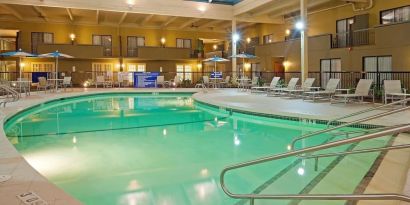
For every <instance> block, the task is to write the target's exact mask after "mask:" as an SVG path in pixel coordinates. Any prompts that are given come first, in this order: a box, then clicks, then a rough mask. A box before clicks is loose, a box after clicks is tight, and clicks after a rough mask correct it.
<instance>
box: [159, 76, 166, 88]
mask: <svg viewBox="0 0 410 205" xmlns="http://www.w3.org/2000/svg"><path fill="white" fill-rule="evenodd" d="M160 86H161V87H163V88H165V86H169V85H167V83H166V82H165V78H164V76H163V75H160V76H157V88H159V87H160Z"/></svg>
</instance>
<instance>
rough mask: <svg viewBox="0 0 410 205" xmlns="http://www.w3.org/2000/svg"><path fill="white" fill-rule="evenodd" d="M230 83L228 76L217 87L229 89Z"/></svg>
mask: <svg viewBox="0 0 410 205" xmlns="http://www.w3.org/2000/svg"><path fill="white" fill-rule="evenodd" d="M230 81H231V76H229V75H228V76H226V77H225V80H224V81H222V82H219V83H218V86H219V87H222V88H225V87H229V82H230Z"/></svg>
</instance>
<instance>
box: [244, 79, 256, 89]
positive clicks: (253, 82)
mask: <svg viewBox="0 0 410 205" xmlns="http://www.w3.org/2000/svg"><path fill="white" fill-rule="evenodd" d="M258 82H259V77H254V78H252V81H251V83H250V84H249V81H245V84H244V88H245V89H251V88H252V87H256V86H258Z"/></svg>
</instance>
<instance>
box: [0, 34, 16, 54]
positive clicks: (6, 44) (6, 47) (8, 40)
mask: <svg viewBox="0 0 410 205" xmlns="http://www.w3.org/2000/svg"><path fill="white" fill-rule="evenodd" d="M15 50H17V48H16V38H15V37H0V51H15Z"/></svg>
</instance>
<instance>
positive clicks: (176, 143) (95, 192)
mask: <svg viewBox="0 0 410 205" xmlns="http://www.w3.org/2000/svg"><path fill="white" fill-rule="evenodd" d="M323 128H324V126H323V125H317V124H314V123H310V122H303V121H302V122H298V121H287V120H280V119H273V118H265V117H257V116H252V115H246V114H239V113H232V114H231V113H229V112H227V111H226V110H222V109H216V108H213V107H209V106H206V105H203V104H199V103H196V102H194V101H193V100H192V98H191V95H190V94H177V95H176V94H160V95H154V94H104V95H95V96H83V97H76V98H69V99H62V100H58V101H52V102H49V103H46V104H42V105H39V106H36V107H34V108H32V109H29V110H27V111H24V112H22V113H20V114H18V115H16V116H14V117H13V118H11V119H10V120H9V121H8V122H7V123H6V124H5V131H6V134H7V136H8V138H9V140H10V141H11V142H12V143H13V144H14V145H15V147H16V148H17V149H18V150H19V152H20V153H21V154H22V155H23V156H24V157H25V159H26V160H27V161H28V162H29V163H30V164H31V165H32V166H33V167H34V168H35V169H36V170H38V171H39V172H40V173H41V174H43V175H44V176H46V177H47V178H48V179H49V180H50V181H51V182H53V183H55V184H56V185H57V186H59V187H61V188H62V189H64V190H65V191H66V192H67V193H69V194H71V195H72V196H73V197H75V198H77V199H78V200H79V201H81V202H83V203H84V204H90V205H105V204H107V205H116V204H118V205H137V204H138V205H140V204H150V205H157V204H158V205H174V204H175V205H185V204H198V205H199V204H201V205H202V204H207V205H219V204H220V205H228V204H241V203H243V202H244V201H240V200H236V199H231V198H229V197H227V196H226V195H225V194H224V193H223V192H222V190H221V189H220V185H219V173H220V171H221V169H222V168H223V167H224V166H226V165H229V164H233V163H237V162H242V161H246V160H251V159H255V158H258V157H263V156H267V155H272V154H275V153H281V152H286V151H287V146H288V144H289V142H290V141H291V140H292V139H293V138H294V137H296V136H299V135H301V134H303V133H307V132H310V131H315V130H318V129H323ZM338 138H339V137H338V136H336V137H335V136H330V135H323V136H319V137H315V138H314V139H311V140H306V141H304V142H303V143H302V145H300V146H311V145H315V144H320V143H323V142H325V141H329V140H335V139H338ZM362 147H363V146H362ZM348 148H349V146H344V147H338V148H335V149H334V150H345V149H348ZM366 157H367V158H368V159H367V160H368V166H361V167H359V168H358V171H357V172H358V176H357V177H356V178H357V179H356V178H354V177H351V178H352V179H350V180H349V181H351V183H350V184H349V185H350V186H349V187H348V188H346V186H344V188H343V190H344V191H345V192H346V193H352V192H353V190H354V189H355V188H356V185H357V184H358V183H359V182H360V180H361V178H362V176H364V175H365V173H366V171H367V170H368V169H369V167H370V165H371V163H372V162H373V161H374V159H375V158H376V157H377V154H373V155H369V154H368V155H366ZM335 159H336V158H326V159H323V160H321V163H320V166H319V170H318V171H313V168H312V167H313V163H312V161H310V160H307V161H301V160H299V159H298V158H287V159H283V160H280V161H277V162H272V163H267V164H264V165H258V166H254V167H251V168H245V169H241V170H238V171H235V172H232V173H230V174H229V175H228V177H227V183H228V184H229V187H230V188H231V189H232V190H233V191H236V192H240V193H248V192H260V193H264V192H270V193H295V194H296V193H299V192H301V191H302V190H304V189H306V187H307V186H308V185H311V184H312V180H313V179H314V178H317V176H318V175H319V173H321V171H323V170H325V169H326V168H329V166H330V165H331V164H332V162H334V160H335ZM353 178H354V179H353ZM326 190H327V191H329V192H331V191H332V190H329V189H326ZM258 203H260V204H264V203H265V204H285V203H283V202H277V201H262V202H258ZM286 203H287V202H286Z"/></svg>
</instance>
